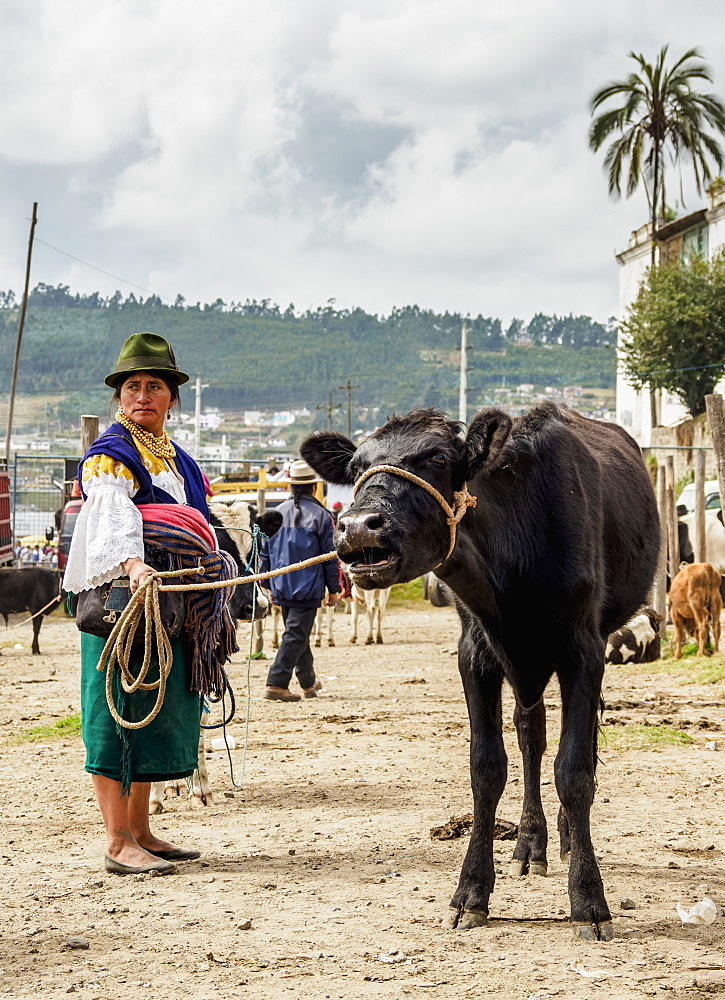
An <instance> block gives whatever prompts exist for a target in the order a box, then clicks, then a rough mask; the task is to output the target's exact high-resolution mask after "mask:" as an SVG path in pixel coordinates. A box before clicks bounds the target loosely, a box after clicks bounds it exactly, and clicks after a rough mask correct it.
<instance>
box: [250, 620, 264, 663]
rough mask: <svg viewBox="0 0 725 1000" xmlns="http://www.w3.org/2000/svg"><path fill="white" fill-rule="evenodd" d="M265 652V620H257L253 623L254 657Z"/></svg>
mask: <svg viewBox="0 0 725 1000" xmlns="http://www.w3.org/2000/svg"><path fill="white" fill-rule="evenodd" d="M263 652H264V618H256V619H255V620H254V621H253V622H252V656H259V655H260V653H263Z"/></svg>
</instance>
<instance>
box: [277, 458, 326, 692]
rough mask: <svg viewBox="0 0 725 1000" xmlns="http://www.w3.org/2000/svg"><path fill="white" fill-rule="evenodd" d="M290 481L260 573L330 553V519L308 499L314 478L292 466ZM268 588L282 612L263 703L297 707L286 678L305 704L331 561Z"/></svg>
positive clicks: (311, 688)
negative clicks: (312, 646) (293, 682)
mask: <svg viewBox="0 0 725 1000" xmlns="http://www.w3.org/2000/svg"><path fill="white" fill-rule="evenodd" d="M290 480H291V486H292V496H291V497H290V499H289V500H285V501H284V503H281V504H280V505H279V507H277V510H278V511H279V512H280V514H281V515H282V527H281V528H280V529H279V531H277V532H275V534H274V535H273V536H272V537H271V538H270V539H269V540H268V541H267V542H265V544H264V545H263V546H262V551H261V555H260V561H259V569H260V572H261V573H266V572H267V571H268V570H270V569H279V568H280V567H281V566H289V565H290V564H291V563H296V562H302V561H303V560H304V559H311V558H312V557H313V556H319V555H322V554H323V553H325V552H331V551H332V549H333V545H332V530H333V522H332V517H331V516H330V514H329V511H327V509H326V508H325V507H323V506H322V504H321V503H320V502H319V500H316V499H315V497H314V496H313V493H314V489H315V483H316V482H317V481H318V479H317V476H316V475H315V473H314V472H313V470H312V469H311V468H310V466H309V465H308V464H307V463H306V462H301V461H297V462H293V463H292V465H291V466H290ZM269 584H270V588H271V591H272V600H273V601H274V603H275V604H278V605H279V606H280V608H281V609H282V619H283V621H284V635H283V636H282V642H281V643H280V647H279V649H278V650H277V656H276V657H275V660H274V663H273V664H272V666H271V668H270V671H269V675H268V677H267V688H266V690H265V692H264V697H265V698H268V699H270V700H271V701H299V700H300V695H298V694H295V693H294V692H292V691H290V689H289V682H290V681H291V680H292V674H293V673H296V674H297V680H298V681H299V684H300V687H301V688H302V693H303V694H304V696H305V698H316V697H317V692H318V691H319V690H320V688H321V687H322V683H321V681H319V680H318V679H317V678H316V677H315V668H314V666H313V657H312V650H311V649H310V633H311V632H312V626H313V625H314V624H315V615H316V614H317V609H318V608H319V607H320V605H321V604H322V602H323V600H324V598H325V590H327V591H328V594H329V597H328V598H327V604H328V605H330V606H334V605H335V604H337V601H338V600H339V597H340V579H339V574H338V562H337V559H332V560H328V562H324V563H317V564H316V565H315V566H309V567H308V568H307V569H298V570H295V571H294V572H293V573H284V574H282V575H281V576H275V577H272V579H271V580H270V581H269Z"/></svg>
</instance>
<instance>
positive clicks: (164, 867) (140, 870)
mask: <svg viewBox="0 0 725 1000" xmlns="http://www.w3.org/2000/svg"><path fill="white" fill-rule="evenodd" d="M151 853H152V852H151V851H149V854H151ZM103 867H104V868H105V869H106V871H107V872H113V874H114V875H148V873H149V872H158V873H159V875H171V874H173V872H175V871H176V865H172V864H171V863H170V862H169V861H168V860H166V859H164V860H159V861H150V862H149V863H148V864H147V865H122V864H121V862H120V861H114V859H113V858H109V856H108V855H107V854H106V855H105V856H104V858H103Z"/></svg>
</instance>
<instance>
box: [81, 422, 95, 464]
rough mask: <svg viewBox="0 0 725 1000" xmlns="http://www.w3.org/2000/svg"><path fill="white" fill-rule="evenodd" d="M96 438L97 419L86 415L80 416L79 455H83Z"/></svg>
mask: <svg viewBox="0 0 725 1000" xmlns="http://www.w3.org/2000/svg"><path fill="white" fill-rule="evenodd" d="M97 437H98V417H95V416H90V415H89V414H88V413H84V414H82V415H81V455H85V453H86V452H87V451H88V449H89V448H90V446H91V445H92V444H93V442H94V441H95V440H96V438H97Z"/></svg>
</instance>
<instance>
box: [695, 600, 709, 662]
mask: <svg viewBox="0 0 725 1000" xmlns="http://www.w3.org/2000/svg"><path fill="white" fill-rule="evenodd" d="M692 611H693V614H694V616H695V638H696V639H697V655H698V656H706V655H707V650H706V649H705V646H706V644H707V639H708V636H709V635H710V623H709V620H708V613H707V610H706V609H705V608H703V607H701V606H700V605H698V604H697V602H693V605H692Z"/></svg>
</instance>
